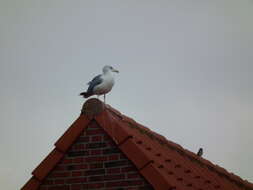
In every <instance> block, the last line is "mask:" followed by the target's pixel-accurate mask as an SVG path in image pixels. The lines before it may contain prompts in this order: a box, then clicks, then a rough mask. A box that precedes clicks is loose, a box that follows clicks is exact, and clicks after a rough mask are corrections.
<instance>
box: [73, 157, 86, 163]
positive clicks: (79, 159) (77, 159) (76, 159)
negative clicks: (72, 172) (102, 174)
mask: <svg viewBox="0 0 253 190" xmlns="http://www.w3.org/2000/svg"><path fill="white" fill-rule="evenodd" d="M83 161H84V159H83V158H82V157H79V158H74V159H73V163H82V162H83Z"/></svg>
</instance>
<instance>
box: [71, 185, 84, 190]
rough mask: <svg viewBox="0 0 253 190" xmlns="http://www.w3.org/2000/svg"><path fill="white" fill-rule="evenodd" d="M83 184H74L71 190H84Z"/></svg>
mask: <svg viewBox="0 0 253 190" xmlns="http://www.w3.org/2000/svg"><path fill="white" fill-rule="evenodd" d="M82 187H83V185H82V184H73V185H71V190H82Z"/></svg>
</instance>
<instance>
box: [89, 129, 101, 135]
mask: <svg viewBox="0 0 253 190" xmlns="http://www.w3.org/2000/svg"><path fill="white" fill-rule="evenodd" d="M99 134H104V130H102V129H94V130H89V131H87V132H86V135H99Z"/></svg>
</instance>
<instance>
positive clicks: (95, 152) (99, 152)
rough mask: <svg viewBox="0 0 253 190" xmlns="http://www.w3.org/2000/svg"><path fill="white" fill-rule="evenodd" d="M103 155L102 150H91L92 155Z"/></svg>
mask: <svg viewBox="0 0 253 190" xmlns="http://www.w3.org/2000/svg"><path fill="white" fill-rule="evenodd" d="M101 153H102V150H90V154H91V155H100V154H101Z"/></svg>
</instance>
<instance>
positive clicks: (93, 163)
mask: <svg viewBox="0 0 253 190" xmlns="http://www.w3.org/2000/svg"><path fill="white" fill-rule="evenodd" d="M85 189H99V190H102V189H103V190H104V189H106V190H137V189H138V190H151V189H153V188H152V187H151V185H149V184H148V182H146V180H145V179H144V178H143V177H142V176H141V175H140V174H139V173H138V170H137V169H136V168H135V166H134V165H133V164H132V163H131V161H129V160H128V159H127V158H126V157H125V156H124V154H123V153H122V152H121V151H120V150H119V149H118V147H117V146H116V145H115V144H114V142H113V141H112V140H111V139H110V137H109V136H108V135H107V134H106V133H105V131H104V130H103V129H102V128H101V127H100V126H99V125H98V124H97V123H96V122H95V121H92V122H91V123H90V124H89V127H88V128H87V129H86V130H85V131H84V132H83V133H82V135H81V136H80V137H79V138H78V140H77V141H76V142H75V143H74V144H73V145H72V147H71V149H70V150H69V151H68V152H67V153H66V155H65V156H64V158H63V159H62V160H61V162H60V163H59V164H58V165H57V166H56V167H55V168H54V169H53V171H52V172H51V173H50V174H49V175H48V176H47V178H46V179H45V180H44V181H43V183H42V184H41V186H40V190H85Z"/></svg>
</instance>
